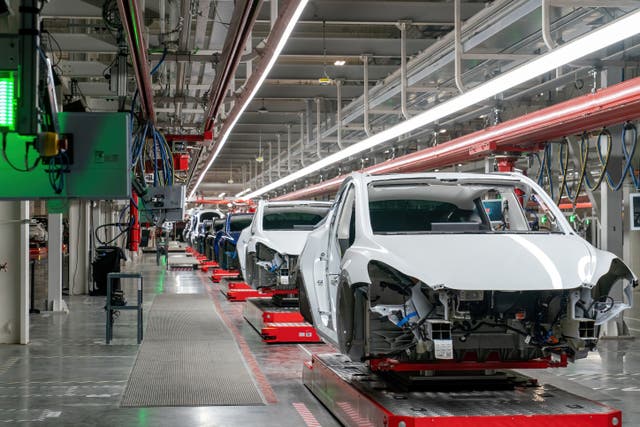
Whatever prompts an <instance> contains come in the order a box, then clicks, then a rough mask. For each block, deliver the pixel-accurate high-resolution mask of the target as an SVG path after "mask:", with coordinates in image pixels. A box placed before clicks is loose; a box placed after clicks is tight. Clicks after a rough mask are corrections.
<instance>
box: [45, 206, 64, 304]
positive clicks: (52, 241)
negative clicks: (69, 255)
mask: <svg viewBox="0 0 640 427" xmlns="http://www.w3.org/2000/svg"><path fill="white" fill-rule="evenodd" d="M47 224H48V227H47V228H48V230H47V231H48V233H49V241H48V255H47V310H49V311H64V308H65V304H64V302H63V301H62V260H63V256H62V214H61V213H50V214H49V216H48V221H47Z"/></svg>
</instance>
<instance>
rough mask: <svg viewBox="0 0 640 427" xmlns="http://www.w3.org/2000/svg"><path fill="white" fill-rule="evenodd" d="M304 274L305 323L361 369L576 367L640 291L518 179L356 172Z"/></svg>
mask: <svg viewBox="0 0 640 427" xmlns="http://www.w3.org/2000/svg"><path fill="white" fill-rule="evenodd" d="M496 201H499V206H500V212H499V214H498V215H497V216H495V215H494V217H493V218H489V215H488V214H487V213H488V211H489V209H488V208H487V206H488V205H489V204H495V202H496ZM298 267H299V271H300V274H299V276H300V279H301V280H302V284H303V285H304V286H301V295H300V305H301V312H302V314H303V315H304V316H305V318H306V319H307V320H309V321H313V323H314V326H315V327H316V329H317V330H318V332H319V333H320V334H321V335H322V336H323V337H324V338H325V339H326V340H328V341H329V342H332V343H334V344H335V345H336V346H338V348H339V349H340V351H341V352H342V353H344V354H346V355H349V356H350V357H351V358H352V360H358V361H360V360H367V359H387V360H388V359H394V360H396V361H400V362H406V363H414V362H418V363H425V364H436V363H438V362H443V360H447V361H448V362H451V361H456V362H462V361H477V362H487V361H504V362H507V361H509V362H513V361H517V362H523V361H532V360H537V359H540V358H542V357H551V358H556V357H557V356H560V357H562V356H563V355H566V356H567V359H568V360H571V361H574V360H576V359H579V358H582V357H585V356H586V354H587V352H588V351H589V350H591V349H593V348H594V347H595V344H596V342H597V339H598V334H599V329H600V325H602V324H603V323H605V322H607V321H609V320H611V319H613V318H614V317H615V316H617V315H618V314H619V313H620V312H621V311H623V310H625V309H627V308H629V307H630V306H631V304H632V288H633V286H635V285H636V284H637V280H636V278H635V276H634V275H633V273H632V272H631V271H630V269H629V268H628V267H627V266H626V265H625V264H624V263H623V262H622V261H621V260H620V259H619V258H618V257H616V256H615V255H614V254H612V253H609V252H605V251H601V250H598V249H596V248H594V247H593V246H591V245H590V244H589V243H587V242H586V241H585V240H584V239H582V238H581V237H579V236H578V235H577V234H576V233H575V232H574V231H573V230H572V229H571V227H570V225H569V223H568V222H567V220H566V219H565V217H564V216H563V214H562V212H561V211H560V210H559V209H558V207H557V206H556V205H555V204H554V202H553V201H552V200H551V198H550V197H549V196H548V195H547V194H546V193H545V192H544V190H543V189H542V188H540V187H539V186H538V185H537V184H536V183H535V182H533V181H532V180H531V179H529V178H527V177H525V176H523V175H521V174H515V173H513V174H487V175H485V174H468V173H467V174H465V173H448V174H446V173H421V174H403V175H380V176H370V175H362V174H353V175H352V176H351V177H349V178H348V179H347V180H345V182H344V183H343V185H342V187H341V189H340V191H339V192H338V195H337V198H336V202H335V205H334V206H333V208H332V209H331V211H330V213H329V215H328V216H327V218H326V220H325V221H324V222H323V223H322V224H320V225H319V226H318V227H317V228H316V229H315V230H314V231H313V232H312V233H311V234H310V235H309V237H308V239H307V244H306V246H305V248H304V250H303V251H302V254H301V255H300V258H299V263H298ZM612 290H613V292H612Z"/></svg>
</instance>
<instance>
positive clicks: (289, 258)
mask: <svg viewBox="0 0 640 427" xmlns="http://www.w3.org/2000/svg"><path fill="white" fill-rule="evenodd" d="M331 205H332V203H331V202H316V201H292V202H267V201H260V203H259V204H258V207H257V208H256V214H255V216H254V217H253V221H252V222H251V226H250V227H248V228H246V229H244V230H243V231H242V233H241V234H240V239H239V242H238V258H239V261H240V268H241V270H242V277H244V279H245V282H247V283H248V284H250V285H251V286H253V287H254V288H256V289H261V288H271V287H278V286H279V287H292V286H294V285H295V283H296V278H295V277H293V275H294V274H295V272H296V271H297V268H296V266H297V262H298V256H299V255H300V252H302V249H303V248H304V245H305V243H306V241H307V236H308V235H309V233H310V232H311V231H312V230H313V228H314V227H315V226H316V225H317V224H318V223H319V222H320V221H322V219H323V218H324V217H325V216H326V215H327V213H328V212H329V208H330V207H331Z"/></svg>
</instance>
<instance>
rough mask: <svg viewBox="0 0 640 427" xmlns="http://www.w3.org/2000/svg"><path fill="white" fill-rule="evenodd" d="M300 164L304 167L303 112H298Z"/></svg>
mask: <svg viewBox="0 0 640 427" xmlns="http://www.w3.org/2000/svg"><path fill="white" fill-rule="evenodd" d="M300 164H301V165H302V167H303V168H304V167H306V165H305V164H304V113H302V112H301V113H300Z"/></svg>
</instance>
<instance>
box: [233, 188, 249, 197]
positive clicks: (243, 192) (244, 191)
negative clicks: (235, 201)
mask: <svg viewBox="0 0 640 427" xmlns="http://www.w3.org/2000/svg"><path fill="white" fill-rule="evenodd" d="M250 191H251V188H245V189H244V190H242V191H241V192H239V193H238V194H236V195H235V196H234V197H242V196H244V195H245V194H247V193H249V192H250Z"/></svg>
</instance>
